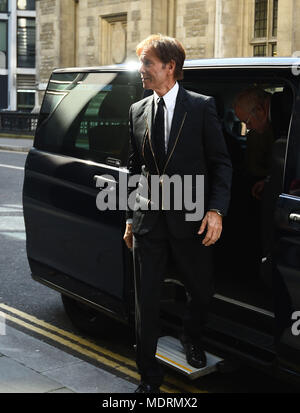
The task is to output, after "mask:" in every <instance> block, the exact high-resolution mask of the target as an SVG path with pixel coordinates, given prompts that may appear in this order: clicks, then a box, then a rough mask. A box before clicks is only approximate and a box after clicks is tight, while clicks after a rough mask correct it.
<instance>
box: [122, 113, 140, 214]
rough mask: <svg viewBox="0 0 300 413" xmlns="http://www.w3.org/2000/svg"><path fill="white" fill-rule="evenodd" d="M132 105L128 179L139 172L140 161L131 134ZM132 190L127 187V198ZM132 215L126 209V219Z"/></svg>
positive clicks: (130, 123) (130, 126)
mask: <svg viewBox="0 0 300 413" xmlns="http://www.w3.org/2000/svg"><path fill="white" fill-rule="evenodd" d="M132 112H133V111H132V106H131V107H130V109H129V153H128V162H127V168H128V171H129V175H128V179H130V177H131V176H132V175H136V174H140V173H141V172H140V171H141V168H140V162H139V155H138V150H137V146H136V142H135V139H134V135H133V114H132ZM133 190H134V188H131V187H129V185H128V187H127V199H128V197H129V195H130V193H131V192H132V191H133ZM132 216H133V211H132V210H129V209H128V210H127V212H126V220H128V219H129V220H131V219H132Z"/></svg>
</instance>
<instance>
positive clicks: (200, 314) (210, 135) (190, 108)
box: [124, 35, 232, 393]
mask: <svg viewBox="0 0 300 413" xmlns="http://www.w3.org/2000/svg"><path fill="white" fill-rule="evenodd" d="M137 55H138V57H139V59H140V63H141V66H140V69H139V71H140V74H141V78H142V82H143V87H144V89H151V90H153V95H151V96H149V97H147V98H145V99H143V100H141V101H139V102H137V103H135V104H133V105H132V107H131V108H130V154H129V163H128V168H129V172H130V175H131V176H133V175H141V177H142V178H143V179H141V181H140V186H143V182H144V183H145V182H149V181H150V179H151V178H153V176H155V175H156V176H159V177H160V184H159V191H158V192H159V194H160V195H162V193H163V191H164V190H163V185H164V177H166V176H167V177H172V176H174V175H178V176H179V177H180V178H182V180H184V178H185V177H186V176H191V177H192V178H193V179H194V181H195V180H196V177H197V176H203V177H204V209H205V216H204V218H203V219H202V221H201V220H200V219H199V218H198V219H197V220H196V221H195V220H187V216H186V212H187V211H186V208H184V207H183V208H182V209H181V210H177V209H176V208H174V205H173V204H172V201H171V203H170V208H169V209H168V210H166V209H164V200H161V198H160V199H159V202H158V209H154V208H152V206H153V202H152V199H151V193H150V191H149V196H148V199H145V194H144V193H143V194H142V195H139V194H138V193H137V195H136V204H135V207H134V211H133V212H132V211H129V212H128V220H127V224H126V231H125V235H124V240H125V242H126V245H127V246H128V247H129V248H132V247H133V254H134V272H135V289H136V339H137V366H138V370H139V373H140V375H141V384H140V385H139V387H138V388H137V390H136V392H139V393H153V392H154V393H155V392H158V391H159V387H160V385H161V384H162V381H163V374H162V370H161V367H160V365H159V364H158V363H157V361H156V359H155V353H156V345H157V339H158V335H159V303H160V291H161V284H162V281H163V278H164V276H165V275H166V271H167V263H168V259H169V258H170V257H171V259H172V260H173V262H174V264H175V265H176V267H177V269H178V271H179V272H180V273H181V275H182V277H183V279H184V283H185V287H186V289H187V291H188V292H189V294H190V300H189V304H188V312H187V314H186V316H185V318H184V333H183V337H182V343H183V345H184V349H185V351H186V357H187V361H188V362H189V363H190V364H191V365H193V366H194V367H198V368H201V367H204V366H205V364H206V358H205V353H204V351H203V350H202V348H201V329H202V327H203V325H204V324H205V322H206V318H207V311H208V305H209V302H210V299H211V297H212V294H213V283H212V249H211V247H210V248H209V246H211V245H213V244H214V243H215V242H216V241H217V240H218V239H219V237H220V235H221V231H222V217H223V215H225V214H226V212H227V209H228V205H229V200H230V187H231V175H232V169H231V162H230V159H229V156H228V153H227V149H226V145H225V142H224V138H223V135H222V132H221V127H220V124H219V120H218V117H217V113H216V109H215V103H214V99H213V98H211V97H208V96H203V95H199V94H196V93H193V92H189V91H186V90H185V89H183V88H182V87H181V86H179V84H178V82H177V80H179V79H182V77H183V76H182V66H183V63H184V60H185V51H184V49H183V47H182V45H181V43H180V42H179V41H177V40H176V39H174V38H170V37H166V36H162V35H153V36H150V37H148V38H147V39H145V40H144V41H143V42H141V43H140V44H139V45H138V46H137ZM149 187H150V183H149ZM151 190H152V187H151ZM191 190H192V192H193V195H195V191H197V187H195V185H194V184H193V185H192V188H191ZM175 196H176V194H175ZM146 198H147V197H146ZM175 202H176V199H175ZM139 205H140V206H141V208H140V209H137V207H138V206H139ZM145 205H148V209H146V208H145ZM142 206H143V207H142ZM156 206H157V205H156ZM200 218H202V217H200Z"/></svg>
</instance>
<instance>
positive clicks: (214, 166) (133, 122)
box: [127, 86, 232, 238]
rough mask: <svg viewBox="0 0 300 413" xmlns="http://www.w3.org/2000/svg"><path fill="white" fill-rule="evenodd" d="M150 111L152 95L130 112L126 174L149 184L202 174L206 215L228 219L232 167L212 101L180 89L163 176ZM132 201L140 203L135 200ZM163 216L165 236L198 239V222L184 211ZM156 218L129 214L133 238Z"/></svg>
mask: <svg viewBox="0 0 300 413" xmlns="http://www.w3.org/2000/svg"><path fill="white" fill-rule="evenodd" d="M153 107H154V105H153V95H151V96H149V97H147V98H145V99H143V100H141V101H139V102H137V103H135V104H133V105H132V106H131V108H130V152H129V162H128V168H129V173H130V175H137V174H141V175H144V176H145V177H147V178H148V179H149V177H150V176H151V175H153V174H156V175H158V173H159V174H160V175H161V174H165V175H168V176H172V175H174V174H177V175H179V176H181V177H183V176H185V175H192V176H193V177H195V176H196V175H204V204H205V212H206V211H207V210H209V209H213V208H215V209H219V210H221V211H222V212H223V213H224V214H226V212H227V209H228V206H229V201H230V189H231V176H232V167H231V161H230V158H229V155H228V152H227V148H226V144H225V141H224V137H223V134H222V130H221V126H220V122H219V119H218V116H217V112H216V108H215V103H214V99H213V98H212V97H208V96H204V95H200V94H197V93H194V92H190V91H187V90H185V89H184V88H182V87H181V86H180V87H179V91H178V95H177V100H176V105H175V109H174V115H173V121H172V126H171V131H170V137H169V143H168V150H167V155H166V162H165V166H164V168H163V171H159V170H158V169H159V168H158V166H157V157H156V155H155V147H154V142H153V137H152V135H151V133H152V119H153ZM131 190H132V189H131ZM129 193H130V188H129ZM136 200H137V202H139V201H141V200H140V198H139V196H138V195H137V196H136ZM164 213H165V214H166V218H167V224H168V228H169V231H170V233H171V234H172V235H173V236H175V237H176V238H187V237H191V236H193V235H196V234H197V231H198V229H199V227H200V224H201V222H200V221H196V222H195V221H186V219H185V213H186V211H185V210H184V209H183V210H182V211H175V210H172V209H171V210H169V211H165V212H164ZM158 214H159V211H153V210H139V209H138V210H136V211H133V212H132V211H128V213H127V217H128V218H131V217H132V218H133V227H132V230H133V233H135V234H145V233H147V232H149V231H150V230H151V228H152V227H153V225H154V223H155V221H156V219H157V217H158Z"/></svg>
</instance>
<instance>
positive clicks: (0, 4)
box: [0, 0, 8, 13]
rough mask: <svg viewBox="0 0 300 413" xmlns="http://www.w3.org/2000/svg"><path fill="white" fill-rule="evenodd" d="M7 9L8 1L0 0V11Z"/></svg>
mask: <svg viewBox="0 0 300 413" xmlns="http://www.w3.org/2000/svg"><path fill="white" fill-rule="evenodd" d="M7 10H8V1H7V0H0V13H3V12H6V11H7Z"/></svg>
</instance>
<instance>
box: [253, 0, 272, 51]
mask: <svg viewBox="0 0 300 413" xmlns="http://www.w3.org/2000/svg"><path fill="white" fill-rule="evenodd" d="M277 25H278V0H255V2H254V30H253V40H252V42H251V45H252V46H253V56H276V55H277V38H276V36H277Z"/></svg>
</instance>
